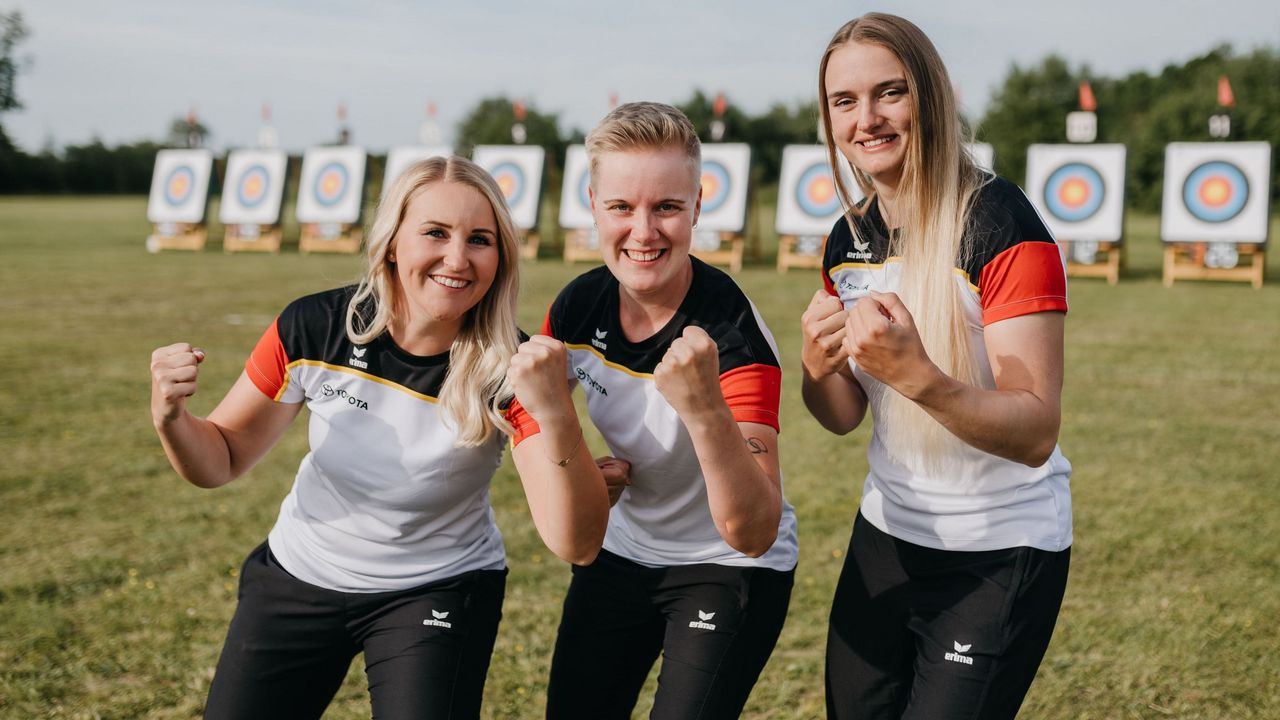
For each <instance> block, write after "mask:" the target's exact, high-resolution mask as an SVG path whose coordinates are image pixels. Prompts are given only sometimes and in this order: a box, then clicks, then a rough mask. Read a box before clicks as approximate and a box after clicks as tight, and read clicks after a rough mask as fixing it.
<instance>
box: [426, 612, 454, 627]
mask: <svg viewBox="0 0 1280 720" xmlns="http://www.w3.org/2000/svg"><path fill="white" fill-rule="evenodd" d="M447 617H449V611H447V610H446V611H444V612H440V611H438V610H432V611H431V617H429V618H427V619H426V620H423V621H422V624H423V625H431V626H433V627H442V628H452V627H453V623H451V622H445V621H444V619H445V618H447Z"/></svg>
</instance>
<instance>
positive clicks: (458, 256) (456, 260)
mask: <svg viewBox="0 0 1280 720" xmlns="http://www.w3.org/2000/svg"><path fill="white" fill-rule="evenodd" d="M444 264H445V265H446V266H447V267H449V268H450V269H452V270H463V269H466V267H467V266H468V265H469V264H470V261H469V260H468V259H467V240H466V238H465V237H455V238H453V239H451V240H450V241H449V243H448V244H447V245H445V248H444Z"/></svg>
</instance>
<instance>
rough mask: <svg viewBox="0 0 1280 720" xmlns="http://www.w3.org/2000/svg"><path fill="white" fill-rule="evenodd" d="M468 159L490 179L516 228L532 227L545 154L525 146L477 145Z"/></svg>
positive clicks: (535, 215)
mask: <svg viewBox="0 0 1280 720" xmlns="http://www.w3.org/2000/svg"><path fill="white" fill-rule="evenodd" d="M472 159H473V160H475V163H476V164H477V165H479V166H480V167H482V168H484V169H485V170H486V171H487V172H488V173H489V174H490V175H492V176H493V179H494V181H495V182H496V183H497V184H498V187H499V188H500V189H501V190H502V194H503V197H505V198H506V201H507V207H508V208H510V210H511V219H512V220H513V221H515V224H516V227H518V228H519V229H521V230H530V229H532V228H534V227H536V226H537V224H538V204H539V202H540V201H541V195H542V165H543V162H544V161H545V159H546V151H545V150H543V149H542V148H540V147H535V146H526V145H477V146H476V149H475V153H474V154H473V157H472Z"/></svg>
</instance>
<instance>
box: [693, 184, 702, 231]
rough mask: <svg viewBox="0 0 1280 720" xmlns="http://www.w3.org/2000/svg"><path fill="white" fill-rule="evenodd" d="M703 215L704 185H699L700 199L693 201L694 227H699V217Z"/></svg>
mask: <svg viewBox="0 0 1280 720" xmlns="http://www.w3.org/2000/svg"><path fill="white" fill-rule="evenodd" d="M700 215H702V183H701V182H699V183H698V199H697V200H694V201H693V226H694V227H698V217H699V216H700Z"/></svg>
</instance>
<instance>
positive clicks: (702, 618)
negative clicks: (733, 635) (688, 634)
mask: <svg viewBox="0 0 1280 720" xmlns="http://www.w3.org/2000/svg"><path fill="white" fill-rule="evenodd" d="M715 616H716V614H715V613H713V612H702V611H701V610H699V611H698V619H697V620H694V621H692V622H690V623H689V627H691V628H694V629H696V630H715V629H716V626H715V625H712V624H711V623H709V622H707V621H708V620H710V619H711V618H713V617H715Z"/></svg>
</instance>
